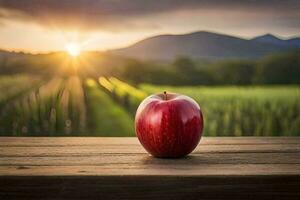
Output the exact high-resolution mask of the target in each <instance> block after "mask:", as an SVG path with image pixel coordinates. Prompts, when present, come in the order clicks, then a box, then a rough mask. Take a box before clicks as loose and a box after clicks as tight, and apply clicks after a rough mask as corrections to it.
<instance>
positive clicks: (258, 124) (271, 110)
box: [141, 85, 300, 136]
mask: <svg viewBox="0 0 300 200" xmlns="http://www.w3.org/2000/svg"><path fill="white" fill-rule="evenodd" d="M141 89H142V90H144V91H146V92H148V93H157V92H161V91H169V92H176V93H181V94H186V95H188V96H190V97H192V98H194V99H195V100H196V101H197V102H198V103H199V104H200V107H201V109H202V111H203V114H204V118H205V129H204V133H205V135H207V136H281V135H284V136H291V135H300V134H299V132H300V87H299V86H272V87H271V86H268V87H265V86H264V87H263V86H261V87H168V86H152V85H141Z"/></svg>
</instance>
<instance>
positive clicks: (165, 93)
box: [164, 91, 168, 100]
mask: <svg viewBox="0 0 300 200" xmlns="http://www.w3.org/2000/svg"><path fill="white" fill-rule="evenodd" d="M164 95H165V100H167V98H168V96H167V92H166V91H164Z"/></svg>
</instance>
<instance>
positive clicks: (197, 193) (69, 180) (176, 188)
mask: <svg viewBox="0 0 300 200" xmlns="http://www.w3.org/2000/svg"><path fill="white" fill-rule="evenodd" d="M299 180H300V178H299V176H222V177H214V176H197V177H195V176H192V177H191V176H182V177H177V176H176V177H174V176H160V177H155V176H138V177H137V176H126V177H124V176H101V177H98V176H75V177H74V176H72V177H70V176H66V177H65V176H50V177H49V176H48V177H0V182H1V183H2V185H4V186H5V187H0V199H1V200H4V199H43V200H44V199H52V200H53V199H72V200H75V199H117V200H120V199H183V200H186V199H191V200H193V199H201V200H206V199H210V200H212V199H231V200H232V199H264V200H268V199H270V200H277V199H280V200H284V199H299V196H300V190H299V184H300V181H299ZM283 185H284V186H285V187H283Z"/></svg>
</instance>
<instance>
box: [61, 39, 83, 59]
mask: <svg viewBox="0 0 300 200" xmlns="http://www.w3.org/2000/svg"><path fill="white" fill-rule="evenodd" d="M65 49H66V52H67V53H68V54H69V55H70V56H72V57H77V56H79V55H80V52H81V49H80V45H79V44H78V43H76V42H70V43H67V44H66V45H65Z"/></svg>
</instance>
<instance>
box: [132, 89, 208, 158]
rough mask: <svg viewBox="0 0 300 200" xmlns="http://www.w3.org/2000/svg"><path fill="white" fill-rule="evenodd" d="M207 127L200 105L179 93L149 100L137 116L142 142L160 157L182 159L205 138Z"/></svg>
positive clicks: (136, 123) (140, 107)
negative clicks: (203, 134) (204, 127)
mask: <svg viewBox="0 0 300 200" xmlns="http://www.w3.org/2000/svg"><path fill="white" fill-rule="evenodd" d="M203 124H204V122H203V115H202V112H201V109H200V107H199V105H198V104H197V102H196V101H194V100H193V99H192V98H190V97H187V96H185V95H180V94H175V93H162V94H156V95H151V96H149V97H147V98H146V99H144V100H143V102H142V103H141V104H140V106H139V107H138V110H137V112H136V116H135V132H136V135H137V137H138V139H139V141H140V143H141V144H142V146H143V147H144V148H145V149H146V150H147V151H148V152H149V153H150V154H151V155H153V156H154V157H159V158H179V157H183V156H186V155H188V154H189V153H191V152H192V151H193V150H194V149H195V148H196V146H197V145H198V143H199V141H200V139H201V136H202V131H203Z"/></svg>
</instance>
